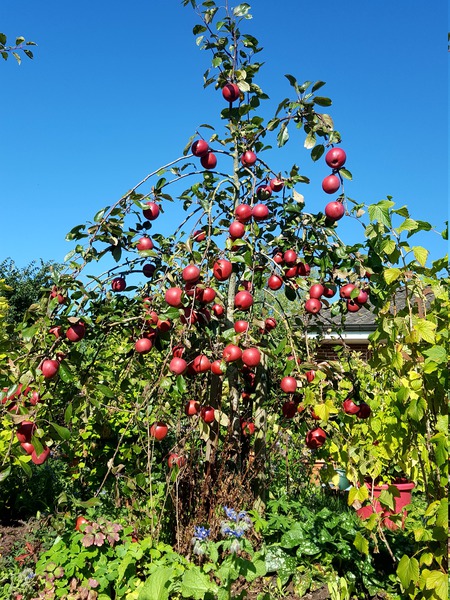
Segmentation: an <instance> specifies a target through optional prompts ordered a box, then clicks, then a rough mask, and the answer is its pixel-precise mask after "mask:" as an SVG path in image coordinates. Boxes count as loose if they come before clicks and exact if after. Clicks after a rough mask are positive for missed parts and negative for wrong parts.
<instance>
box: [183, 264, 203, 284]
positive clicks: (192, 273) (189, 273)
mask: <svg viewBox="0 0 450 600" xmlns="http://www.w3.org/2000/svg"><path fill="white" fill-rule="evenodd" d="M181 276H182V278H183V279H184V281H187V282H188V283H196V282H197V281H198V280H199V279H200V269H199V268H198V267H196V266H195V265H188V266H187V267H185V268H184V269H183V271H182V273H181Z"/></svg>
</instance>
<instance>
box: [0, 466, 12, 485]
mask: <svg viewBox="0 0 450 600" xmlns="http://www.w3.org/2000/svg"><path fill="white" fill-rule="evenodd" d="M10 474H11V466H10V465H9V466H7V467H6V469H3V470H2V471H0V483H1V482H2V481H5V479H6V478H7V477H8V476H9V475H10Z"/></svg>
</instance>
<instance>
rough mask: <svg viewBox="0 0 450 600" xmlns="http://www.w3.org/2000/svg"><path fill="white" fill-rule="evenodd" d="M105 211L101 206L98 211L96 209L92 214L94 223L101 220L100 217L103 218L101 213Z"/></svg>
mask: <svg viewBox="0 0 450 600" xmlns="http://www.w3.org/2000/svg"><path fill="white" fill-rule="evenodd" d="M105 212H106V208H102V210H99V211H98V212H97V213H96V214H95V216H94V221H95V223H98V222H99V221H101V220H102V218H103V215H104V214H105Z"/></svg>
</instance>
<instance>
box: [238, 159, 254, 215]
mask: <svg viewBox="0 0 450 600" xmlns="http://www.w3.org/2000/svg"><path fill="white" fill-rule="evenodd" d="M256 160H257V157H256V154H255V153H254V152H252V151H251V150H247V151H246V152H244V154H243V155H242V156H241V163H242V164H243V165H244V167H251V166H253V165H254V164H255V162H256ZM254 216H255V215H254V214H253V217H254Z"/></svg>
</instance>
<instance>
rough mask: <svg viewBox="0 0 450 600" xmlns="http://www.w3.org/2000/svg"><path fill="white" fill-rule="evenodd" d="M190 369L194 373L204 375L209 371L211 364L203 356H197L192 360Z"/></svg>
mask: <svg viewBox="0 0 450 600" xmlns="http://www.w3.org/2000/svg"><path fill="white" fill-rule="evenodd" d="M192 368H193V369H194V371H195V372H196V373H206V372H207V371H210V370H211V362H210V360H209V358H208V357H207V356H205V355H204V354H199V355H198V356H196V357H195V358H194V362H193V363H192Z"/></svg>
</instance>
